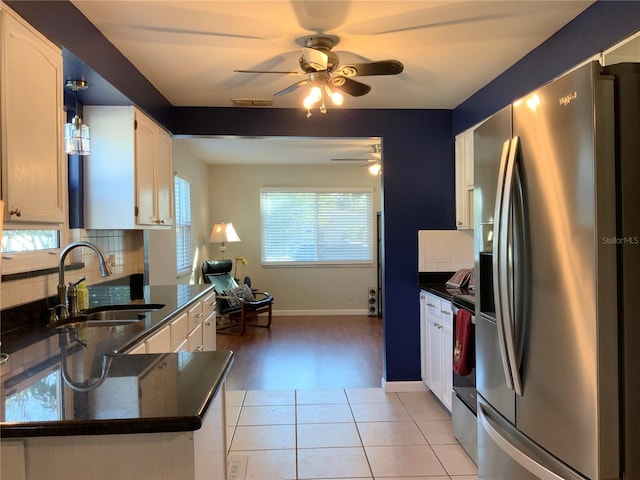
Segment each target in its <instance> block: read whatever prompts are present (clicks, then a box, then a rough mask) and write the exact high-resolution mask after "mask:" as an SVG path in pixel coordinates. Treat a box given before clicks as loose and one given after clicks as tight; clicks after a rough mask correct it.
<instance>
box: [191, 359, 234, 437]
mask: <svg viewBox="0 0 640 480" xmlns="http://www.w3.org/2000/svg"><path fill="white" fill-rule="evenodd" d="M233 361H234V359H233V351H231V350H229V351H228V353H227V360H226V362H225V365H224V368H223V369H222V373H221V375H220V376H219V377H218V378H217V379H216V381H215V382H214V384H213V387H212V388H211V390H210V391H209V394H208V395H207V396H206V398H205V399H204V401H203V402H202V405H200V408H199V409H198V416H199V417H201V418H202V417H204V415H205V413H206V412H207V410H208V409H209V405H211V402H212V401H213V399H214V398H215V397H216V395H217V394H218V393H219V392H220V388H221V387H222V384H223V383H224V382H225V380H226V379H227V375H229V370H231V365H233ZM198 428H200V427H198ZM194 430H197V429H194Z"/></svg>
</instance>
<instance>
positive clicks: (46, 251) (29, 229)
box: [2, 224, 65, 274]
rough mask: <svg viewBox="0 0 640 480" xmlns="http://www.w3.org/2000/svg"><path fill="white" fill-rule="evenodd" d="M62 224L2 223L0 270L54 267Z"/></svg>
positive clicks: (22, 270)
mask: <svg viewBox="0 0 640 480" xmlns="http://www.w3.org/2000/svg"><path fill="white" fill-rule="evenodd" d="M7 227H8V228H7ZM61 227H62V226H57V225H56V226H51V227H49V228H47V227H44V228H43V227H42V226H38V225H19V226H18V225H10V226H9V225H7V224H5V230H4V231H3V232H2V260H3V261H2V273H3V274H11V273H18V272H27V271H35V270H42V269H46V268H54V267H57V265H58V255H59V253H60V247H61V245H63V242H64V240H65V234H64V231H63V230H62V229H61Z"/></svg>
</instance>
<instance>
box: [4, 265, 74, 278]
mask: <svg viewBox="0 0 640 480" xmlns="http://www.w3.org/2000/svg"><path fill="white" fill-rule="evenodd" d="M82 268H84V263H82V262H79V263H70V264H67V265H65V267H64V270H65V272H66V271H67V270H80V269H82ZM52 273H58V267H51V268H43V269H40V270H31V271H29V272H17V273H7V274H5V275H2V277H1V278H2V281H3V282H11V281H13V280H23V279H25V278H35V277H43V276H45V275H50V274H52Z"/></svg>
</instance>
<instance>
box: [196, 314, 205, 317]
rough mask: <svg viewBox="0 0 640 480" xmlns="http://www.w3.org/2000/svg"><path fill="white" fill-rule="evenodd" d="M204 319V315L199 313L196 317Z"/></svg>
mask: <svg viewBox="0 0 640 480" xmlns="http://www.w3.org/2000/svg"><path fill="white" fill-rule="evenodd" d="M202 317H204V313H199V314H197V315H196V318H202Z"/></svg>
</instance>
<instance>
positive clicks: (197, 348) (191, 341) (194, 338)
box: [187, 324, 203, 352]
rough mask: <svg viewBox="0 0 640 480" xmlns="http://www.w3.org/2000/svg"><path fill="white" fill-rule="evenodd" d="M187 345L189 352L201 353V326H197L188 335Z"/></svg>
mask: <svg viewBox="0 0 640 480" xmlns="http://www.w3.org/2000/svg"><path fill="white" fill-rule="evenodd" d="M187 341H188V345H189V351H190V352H201V351H202V349H203V347H202V324H199V325H198V326H197V327H196V328H194V329H193V331H192V332H191V333H190V334H189V338H188V339H187Z"/></svg>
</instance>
